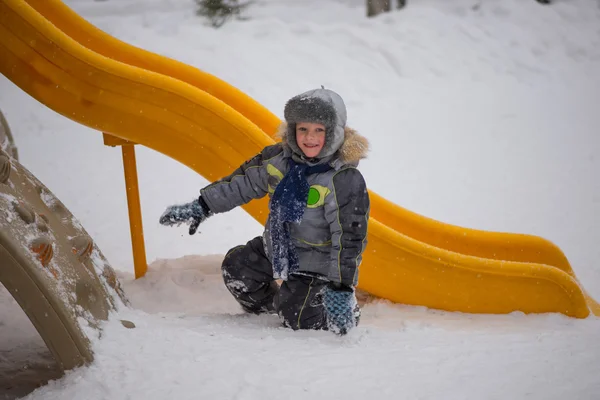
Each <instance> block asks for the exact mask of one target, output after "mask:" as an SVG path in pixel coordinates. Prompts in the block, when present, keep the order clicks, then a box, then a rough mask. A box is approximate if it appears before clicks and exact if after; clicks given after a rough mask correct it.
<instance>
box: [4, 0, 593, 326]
mask: <svg viewBox="0 0 600 400" xmlns="http://www.w3.org/2000/svg"><path fill="white" fill-rule="evenodd" d="M0 72H1V73H2V74H3V75H5V76H6V77H8V79H10V80H11V81H12V82H14V83H15V84H16V85H18V86H19V87H20V88H21V89H23V90H24V91H26V92H27V93H29V94H30V95H31V96H32V97H34V98H35V99H37V100H38V101H40V102H41V103H43V104H45V105H46V106H48V107H49V108H51V109H53V110H54V111H56V112H58V113H60V114H62V115H64V116H65V117H67V118H70V119H72V120H74V121H76V122H79V123H81V124H83V125H86V126H89V127H91V128H94V129H96V130H98V131H101V132H107V133H109V134H111V135H114V136H117V137H119V138H122V139H125V140H129V141H131V142H134V143H138V144H141V145H144V146H147V147H149V148H152V149H154V150H156V151H159V152H161V153H163V154H165V155H167V156H169V157H171V158H173V159H175V160H177V161H179V162H181V163H183V164H185V165H187V166H189V167H190V168H192V169H193V170H195V171H196V172H198V173H199V174H201V175H202V176H204V177H205V178H207V179H209V180H216V179H219V178H221V177H222V176H225V175H227V174H228V173H230V172H231V171H232V170H233V169H234V168H237V167H238V166H239V165H240V164H242V163H243V162H244V161H246V160H247V159H249V158H250V157H252V156H253V155H254V154H256V153H257V152H259V151H260V150H261V149H262V148H263V147H264V146H267V145H269V144H272V143H273V142H274V141H273V138H272V136H273V134H274V133H275V131H276V128H277V126H278V125H279V123H280V121H279V120H278V118H277V117H275V116H274V115H273V114H272V113H270V112H269V111H268V110H266V109H265V108H264V107H262V106H261V105H260V104H258V103H257V102H256V101H254V100H252V99H251V98H249V97H248V96H246V95H245V94H243V93H242V92H240V91H239V90H237V89H235V88H233V87H232V86H230V85H228V84H227V83H225V82H223V81H221V80H219V79H218V78H216V77H214V76H212V75H209V74H206V73H204V72H201V71H199V70H197V69H195V68H192V67H190V66H188V65H185V64H182V63H179V62H177V61H174V60H171V59H168V58H165V57H161V56H158V55H156V54H152V53H149V52H147V51H144V50H142V49H138V48H135V47H133V46H130V45H128V44H126V43H123V42H120V41H118V40H117V39H115V38H113V37H111V36H109V35H107V34H105V33H104V32H102V31H100V30H98V29H96V28H95V27H94V26H92V25H90V24H89V23H87V22H86V21H85V20H84V19H82V18H81V17H80V16H78V15H77V14H76V13H75V12H73V11H72V10H70V9H69V8H68V7H67V6H66V5H64V4H63V3H62V2H60V1H58V0H0ZM371 199H372V210H371V216H372V219H371V223H370V225H369V245H368V247H367V251H366V253H365V257H364V263H363V265H362V266H361V274H360V283H359V287H360V288H361V289H363V290H365V291H367V292H369V293H372V294H373V295H375V296H378V297H382V298H386V299H389V300H391V301H394V302H399V303H404V304H413V305H424V306H427V307H431V308H438V309H443V310H450V311H463V312H472V313H508V312H512V311H515V310H519V311H523V312H526V313H532V312H535V313H539V312H560V313H564V314H566V315H569V316H574V317H579V318H585V317H587V316H588V315H589V314H590V311H591V312H593V313H594V314H596V315H600V306H599V305H598V303H596V302H595V301H594V300H593V299H592V298H591V297H589V296H587V295H586V294H585V292H584V290H583V289H582V287H581V286H580V285H579V283H578V281H577V279H576V277H575V274H574V273H573V271H572V269H571V267H570V265H569V263H568V261H567V259H566V257H565V256H564V255H563V253H562V252H561V251H560V249H558V248H557V247H556V246H554V245H553V244H552V243H550V242H548V241H546V240H544V239H542V238H539V237H535V236H529V235H517V234H507V233H495V232H484V231H477V230H471V229H465V228H461V227H457V226H452V225H447V224H443V223H441V222H438V221H434V220H431V219H428V218H425V217H422V216H420V215H417V214H415V213H412V212H410V211H408V210H406V209H403V208H401V207H399V206H397V205H395V204H393V203H391V202H389V201H387V200H385V199H383V198H382V197H380V196H378V195H377V194H375V193H372V192H371ZM244 208H245V209H246V210H247V211H248V212H249V213H250V214H251V215H252V216H253V217H254V218H255V219H256V220H257V221H259V222H261V223H264V221H265V219H266V215H267V203H266V200H265V199H263V200H260V201H254V202H252V203H250V204H248V205H246V206H245V207H244Z"/></svg>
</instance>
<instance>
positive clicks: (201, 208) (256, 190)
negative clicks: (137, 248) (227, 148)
mask: <svg viewBox="0 0 600 400" xmlns="http://www.w3.org/2000/svg"><path fill="white" fill-rule="evenodd" d="M282 151H283V149H282V147H281V144H276V145H273V146H268V147H265V148H264V149H263V151H262V152H260V153H259V154H257V155H256V156H254V157H253V158H252V159H250V160H248V161H246V162H245V163H244V164H242V165H241V166H240V167H239V168H238V169H236V170H235V171H234V172H233V173H232V174H231V175H229V176H226V177H225V178H223V179H220V180H219V181H217V182H215V183H213V184H210V185H208V186H207V187H205V188H204V189H202V190H200V196H199V197H198V198H196V199H195V200H193V201H191V202H190V203H185V204H180V205H172V206H169V207H167V209H166V211H165V212H164V213H163V214H162V215H161V217H160V219H159V222H160V223H161V224H162V225H166V226H173V225H179V224H181V223H186V224H189V225H190V228H189V233H190V235H193V234H194V233H196V230H197V229H198V226H199V225H200V224H201V223H202V222H204V221H205V220H206V218H208V217H210V216H211V215H213V214H216V213H222V212H226V211H229V210H231V209H233V208H235V207H237V206H239V205H242V204H245V203H248V202H249V201H250V200H252V199H258V198H261V197H263V196H265V195H266V194H267V192H268V177H269V175H268V173H267V170H266V163H265V161H266V160H269V159H271V158H273V157H275V156H276V155H278V154H279V153H281V152H282Z"/></svg>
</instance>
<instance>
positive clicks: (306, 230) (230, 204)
mask: <svg viewBox="0 0 600 400" xmlns="http://www.w3.org/2000/svg"><path fill="white" fill-rule="evenodd" d="M344 122H345V121H344ZM290 125H291V124H290ZM339 134H341V137H338V138H335V139H334V138H332V137H330V136H331V135H329V134H328V136H326V143H329V144H330V147H329V149H331V144H332V143H335V142H339V143H340V145H339V146H335V147H337V149H336V148H335V147H334V150H335V152H334V153H333V154H331V155H326V157H324V158H322V159H319V160H318V161H317V163H323V162H328V163H329V164H330V165H331V167H332V169H331V170H329V171H327V172H324V173H316V174H312V175H309V176H307V181H308V184H309V185H310V191H309V196H308V201H307V204H306V209H305V212H304V217H303V219H302V221H301V223H300V224H291V227H290V234H291V237H292V241H293V243H294V245H295V246H296V252H297V254H298V257H299V263H300V268H299V271H298V272H300V273H302V272H307V273H313V274H318V275H321V276H323V278H325V279H328V280H330V281H333V282H339V283H342V284H344V285H348V286H356V285H357V283H358V267H359V265H360V263H361V261H362V254H363V252H364V250H365V246H366V244H367V224H368V220H369V208H370V202H369V195H368V192H367V187H366V184H365V180H364V179H363V176H362V174H361V173H360V172H359V170H358V169H357V168H356V167H357V166H358V163H359V160H360V159H362V158H365V157H366V153H367V151H368V146H369V145H368V141H367V139H366V138H364V137H362V136H361V135H359V134H358V133H357V132H356V131H354V130H352V129H350V128H348V127H343V128H342V129H341V132H338V135H339ZM279 136H280V137H281V139H282V141H281V142H280V143H277V144H275V145H272V146H268V147H266V148H265V149H263V151H262V152H261V153H260V154H258V155H256V156H255V157H253V158H252V159H250V160H248V161H247V162H245V163H244V164H243V165H242V166H240V167H239V168H238V169H237V170H235V171H234V172H233V173H232V174H231V175H229V176H227V177H225V178H223V179H221V180H219V181H217V182H215V183H213V184H211V185H209V186H207V187H205V188H204V189H202V190H201V192H200V194H201V196H202V198H203V199H204V201H205V202H206V204H207V205H208V207H209V208H210V210H211V211H212V212H213V213H222V212H226V211H229V210H231V209H233V208H235V207H237V206H240V205H243V204H246V203H248V202H250V201H251V200H253V199H259V198H262V197H264V196H266V195H269V197H271V196H272V195H273V193H274V191H275V188H276V187H277V184H278V183H279V182H280V181H281V179H282V178H283V176H284V175H285V174H286V173H287V170H288V166H289V158H290V157H293V158H294V160H295V161H296V162H305V163H309V164H311V163H310V161H308V160H305V159H303V157H300V156H299V155H298V154H301V152H300V150H299V149H298V150H297V151H294V148H297V144H296V143H295V126H294V127H291V126H287V124H284V125H282V129H281V130H280V134H279ZM290 138H291V139H292V140H293V143H292V142H291V141H290ZM324 150H326V149H325V147H324ZM326 151H327V150H326ZM311 165H312V164H311ZM269 218H270V216H269ZM265 226H266V229H265V231H264V234H263V239H264V243H265V252H266V254H267V256H268V257H269V258H270V259H271V258H272V257H271V254H272V252H271V249H272V241H271V235H270V233H269V229H268V227H269V221H267V223H266V224H265ZM271 261H272V260H271ZM275 278H278V277H275Z"/></svg>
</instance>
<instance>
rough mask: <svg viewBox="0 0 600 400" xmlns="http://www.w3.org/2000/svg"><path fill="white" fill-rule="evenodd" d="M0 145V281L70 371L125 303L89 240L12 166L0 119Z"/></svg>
mask: <svg viewBox="0 0 600 400" xmlns="http://www.w3.org/2000/svg"><path fill="white" fill-rule="evenodd" d="M0 144H1V147H0V282H1V283H2V284H3V285H4V286H5V287H6V289H7V290H8V291H9V292H10V293H11V294H12V296H13V297H14V298H15V299H16V301H17V302H18V304H19V305H20V306H21V308H23V310H24V311H25V313H26V314H27V316H28V317H29V319H30V320H31V322H32V323H33V325H34V326H35V328H36V329H37V331H38V332H39V334H40V336H41V337H42V339H43V340H44V342H45V343H46V345H47V346H48V348H49V349H50V351H51V352H52V354H53V355H54V357H55V358H56V360H57V362H58V364H59V365H60V366H61V368H62V369H64V370H68V369H71V368H73V367H76V366H79V365H82V364H84V363H86V362H90V361H92V359H93V353H92V350H91V346H90V343H91V342H90V339H91V337H90V336H94V335H98V334H99V327H100V321H102V320H106V319H107V318H108V316H109V313H110V312H111V310H113V309H115V308H116V307H118V306H119V305H120V304H126V303H127V299H126V298H125V296H124V294H123V292H122V290H121V288H120V285H119V282H118V280H117V278H116V275H115V273H114V270H113V269H112V268H111V267H110V265H109V263H108V262H107V260H106V259H105V257H104V256H103V255H102V253H101V252H100V250H99V249H98V247H97V246H96V244H95V243H94V241H93V239H92V238H91V237H90V236H89V235H88V234H87V232H86V231H85V230H84V229H83V227H82V226H81V224H80V223H79V222H78V221H77V220H76V219H75V218H74V216H73V215H72V214H71V213H70V212H69V210H68V209H67V208H66V207H65V205H64V204H63V203H62V202H61V201H60V200H59V199H57V198H56V197H55V196H54V194H52V192H51V191H50V190H49V189H48V188H47V187H46V186H44V184H43V183H42V182H40V181H39V180H38V179H37V178H36V177H35V176H33V175H32V174H31V173H30V172H29V171H28V170H27V169H25V168H24V167H23V166H22V165H21V164H20V163H19V162H18V161H17V158H16V155H17V153H16V147H15V146H14V140H13V138H12V135H11V134H10V131H9V130H8V125H7V124H6V121H5V119H4V118H3V117H2V116H0Z"/></svg>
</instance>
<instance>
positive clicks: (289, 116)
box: [283, 88, 347, 158]
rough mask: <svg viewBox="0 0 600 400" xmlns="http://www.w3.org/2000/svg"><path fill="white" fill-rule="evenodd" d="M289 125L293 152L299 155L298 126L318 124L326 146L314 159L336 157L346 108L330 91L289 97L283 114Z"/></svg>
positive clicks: (288, 129) (342, 132)
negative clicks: (310, 123) (320, 125)
mask: <svg viewBox="0 0 600 400" xmlns="http://www.w3.org/2000/svg"><path fill="white" fill-rule="evenodd" d="M283 114H284V117H285V120H286V122H287V124H288V128H287V142H288V143H289V145H290V147H291V148H292V150H293V151H294V152H295V153H297V154H299V155H302V154H303V153H302V150H300V147H298V143H296V124H297V123H298V122H312V123H319V124H323V126H325V144H324V145H323V149H321V152H320V153H319V155H318V156H317V158H325V157H328V156H331V155H333V154H335V152H336V151H338V150H339V149H340V147H341V146H342V144H343V143H344V128H345V127H346V118H347V117H346V105H345V104H344V100H343V99H342V97H341V96H340V95H339V94H337V93H336V92H334V91H332V90H329V89H324V88H322V89H314V90H310V91H308V92H305V93H302V94H299V95H297V96H294V97H292V98H291V99H290V100H289V101H288V102H287V103H286V105H285V108H284V111H283Z"/></svg>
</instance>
